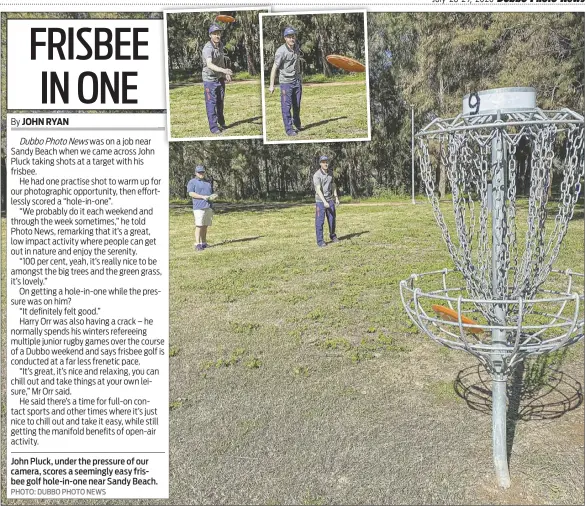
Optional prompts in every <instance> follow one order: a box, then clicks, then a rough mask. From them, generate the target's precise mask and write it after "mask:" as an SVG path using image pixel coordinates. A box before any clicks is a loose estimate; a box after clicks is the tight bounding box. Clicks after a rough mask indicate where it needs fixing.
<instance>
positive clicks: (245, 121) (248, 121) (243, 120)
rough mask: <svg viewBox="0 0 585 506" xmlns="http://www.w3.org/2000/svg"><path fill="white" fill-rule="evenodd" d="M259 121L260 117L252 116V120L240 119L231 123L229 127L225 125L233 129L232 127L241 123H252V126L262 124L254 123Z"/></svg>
mask: <svg viewBox="0 0 585 506" xmlns="http://www.w3.org/2000/svg"><path fill="white" fill-rule="evenodd" d="M259 119H262V116H254V117H253V118H247V119H241V120H239V121H234V122H233V123H230V124H229V125H227V127H228V128H233V127H235V126H238V125H241V124H243V123H252V124H254V125H261V124H262V122H260V123H254V122H255V121H256V120H259Z"/></svg>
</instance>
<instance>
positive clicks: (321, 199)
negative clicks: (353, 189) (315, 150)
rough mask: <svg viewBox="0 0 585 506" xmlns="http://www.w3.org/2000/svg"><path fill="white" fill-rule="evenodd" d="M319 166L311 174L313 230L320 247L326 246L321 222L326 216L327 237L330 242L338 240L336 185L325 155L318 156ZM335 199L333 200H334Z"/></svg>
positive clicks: (323, 221)
mask: <svg viewBox="0 0 585 506" xmlns="http://www.w3.org/2000/svg"><path fill="white" fill-rule="evenodd" d="M319 165H320V166H321V167H320V168H319V170H318V171H317V172H315V174H313V186H314V187H315V205H316V209H315V232H316V234H317V245H318V246H319V247H320V248H322V247H324V246H327V244H326V243H325V241H324V240H323V224H324V223H325V217H327V225H328V226H329V238H330V239H331V242H339V239H338V238H337V236H336V235H335V206H336V205H339V198H338V197H337V187H336V186H335V183H334V182H333V174H331V172H330V171H329V159H328V158H327V157H326V156H322V157H321V158H319ZM334 200H335V201H334Z"/></svg>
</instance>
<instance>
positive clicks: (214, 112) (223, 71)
mask: <svg viewBox="0 0 585 506" xmlns="http://www.w3.org/2000/svg"><path fill="white" fill-rule="evenodd" d="M222 30H223V28H222V27H221V26H219V25H216V24H215V23H213V24H212V25H211V26H210V27H209V38H210V41H209V42H208V43H207V44H205V46H203V51H202V53H201V55H202V57H203V71H202V72H201V75H202V78H203V87H204V90H205V108H206V109H207V119H208V121H209V130H211V133H212V134H219V133H221V132H222V131H223V130H225V128H227V127H226V124H225V118H224V117H223V102H224V99H225V83H226V82H228V83H229V82H230V81H231V80H232V71H231V69H228V68H225V59H224V54H223V44H222V43H221V32H222Z"/></svg>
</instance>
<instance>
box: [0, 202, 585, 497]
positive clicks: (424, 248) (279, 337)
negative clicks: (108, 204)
mask: <svg viewBox="0 0 585 506" xmlns="http://www.w3.org/2000/svg"><path fill="white" fill-rule="evenodd" d="M217 207H218V208H219V209H217V212H216V216H215V218H214V224H213V227H212V228H211V229H210V232H209V237H208V238H209V240H210V243H211V247H210V248H209V249H208V250H206V251H204V252H201V253H198V252H195V251H194V250H193V215H192V213H191V210H190V208H189V206H186V207H184V208H173V209H171V219H170V276H171V279H170V297H171V300H170V322H171V327H170V343H171V347H170V399H171V402H170V434H171V436H170V499H168V500H167V499H165V500H159V501H155V500H141V501H129V500H126V501H123V500H108V501H106V502H107V504H161V505H162V504H165V505H166V504H176V505H179V504H219V503H221V504H305V505H320V504H581V503H582V499H583V486H584V479H583V467H584V466H583V464H584V462H583V460H584V455H583V445H584V437H583V416H584V410H583V405H582V398H583V397H582V395H583V387H582V385H583V381H584V378H583V375H584V370H583V365H584V361H583V344H582V343H580V344H578V345H576V346H574V347H572V348H571V349H569V351H568V352H567V353H566V354H565V355H564V356H560V357H559V356H558V355H557V356H556V358H554V359H553V360H552V362H551V361H549V362H548V363H549V364H551V365H552V366H553V367H554V370H551V369H547V370H545V371H544V373H543V372H542V370H541V368H540V367H541V366H542V365H543V362H542V361H534V360H532V361H530V362H529V363H528V364H527V369H526V373H525V377H524V380H525V387H526V388H525V391H524V393H523V395H522V396H521V397H520V406H519V409H518V412H519V413H520V417H519V419H518V420H517V421H515V423H516V426H515V431H514V439H513V446H512V454H511V459H510V469H511V476H512V487H511V488H510V489H509V490H507V491H500V490H498V488H497V487H496V485H495V478H494V473H493V469H492V456H491V416H490V413H489V382H488V383H487V386H486V384H484V381H485V374H483V373H481V372H480V371H478V369H477V362H476V361H475V359H473V358H471V357H469V356H467V355H465V354H463V353H460V352H455V351H451V350H448V349H446V348H443V347H440V346H438V345H437V344H435V343H434V342H431V341H430V340H429V339H428V338H426V337H424V336H423V335H422V334H421V333H420V332H418V331H417V330H416V329H415V328H414V326H413V325H412V324H411V323H410V322H409V321H408V319H407V317H406V314H405V311H404V309H403V308H402V304H401V302H400V296H399V291H398V282H399V281H400V280H401V279H405V278H406V277H408V276H409V275H410V274H411V273H413V272H422V271H428V270H432V269H439V268H442V267H445V266H450V265H451V260H450V258H449V257H448V255H447V253H446V248H445V246H444V245H443V242H442V240H441V237H440V233H439V229H438V228H437V226H436V225H435V222H434V219H433V217H432V213H431V208H430V206H429V205H428V204H426V203H425V204H422V203H420V204H417V205H416V206H413V205H411V204H410V202H393V203H388V204H385V205H384V204H382V205H380V204H371V205H370V204H355V205H354V204H348V205H341V206H340V207H339V210H338V225H339V226H338V235H339V237H340V239H341V242H339V243H338V244H331V245H329V246H328V247H327V248H323V249H318V248H317V247H316V245H315V240H314V237H313V234H314V232H313V219H314V211H313V206H312V205H294V204H288V205H285V206H282V207H278V206H265V207H263V206H258V208H257V209H256V210H253V211H252V210H250V208H241V207H238V206H232V207H229V208H226V209H223V210H222V209H221V206H217ZM578 215H579V218H578V219H575V220H574V221H573V222H571V226H570V230H569V234H568V236H567V237H566V239H565V242H564V244H563V247H562V250H561V255H560V258H559V260H558V262H557V266H558V267H559V268H560V267H563V268H565V267H571V268H573V269H575V270H578V271H579V272H582V269H583V258H584V241H583V214H582V210H581V211H580V212H579V213H578ZM2 228H3V233H4V234H3V244H4V245H5V244H6V242H5V230H6V222H5V220H3V227H2ZM4 251H5V249H4ZM3 269H4V272H5V256H4V258H3ZM3 279H6V276H3ZM2 289H3V295H5V292H4V284H3V287H2ZM5 301H6V299H5V297H3V307H2V309H3V310H2V319H3V322H2V323H3V328H4V329H5V326H4V324H5V321H4V317H5V316H4V315H5V313H6V312H5V307H6V306H5V304H6V302H5ZM3 339H5V334H4V335H3ZM3 344H5V341H4V343H3ZM4 349H5V348H4ZM4 358H5V357H4ZM458 378H459V379H458ZM3 379H4V378H3ZM3 383H4V381H3ZM3 386H4V387H5V385H3ZM461 395H470V396H471V397H472V398H475V402H474V404H473V407H472V406H470V405H468V404H467V403H466V402H465V401H464V400H463V399H462V398H461ZM513 400H514V398H513V397H511V402H512V401H513ZM569 405H571V407H572V408H575V407H576V409H568V406H569ZM2 417H3V418H4V417H5V411H4V406H3V412H2ZM4 420H5V419H4ZM0 437H1V439H2V441H3V442H5V441H6V433H5V432H3V433H2V434H1V435H0ZM3 448H4V447H3ZM2 479H3V480H4V479H5V477H2ZM4 483H5V482H4ZM4 490H5V489H4ZM4 493H5V492H4ZM3 499H4V500H5V496H4V497H3ZM5 503H6V504H14V505H17V504H22V501H16V500H13V501H5ZM33 503H34V501H27V504H33ZM45 503H46V504H49V503H51V504H60V502H59V501H48V502H47V501H45ZM90 503H92V504H93V503H94V501H89V500H87V499H85V500H83V501H75V500H72V501H71V504H90ZM95 503H96V504H98V503H99V504H103V500H102V501H98V500H96V501H95Z"/></svg>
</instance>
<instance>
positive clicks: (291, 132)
mask: <svg viewBox="0 0 585 506" xmlns="http://www.w3.org/2000/svg"><path fill="white" fill-rule="evenodd" d="M286 135H288V136H289V137H294V136H295V135H298V134H297V133H296V132H295V131H294V130H291V131H290V132H287V133H286Z"/></svg>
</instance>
